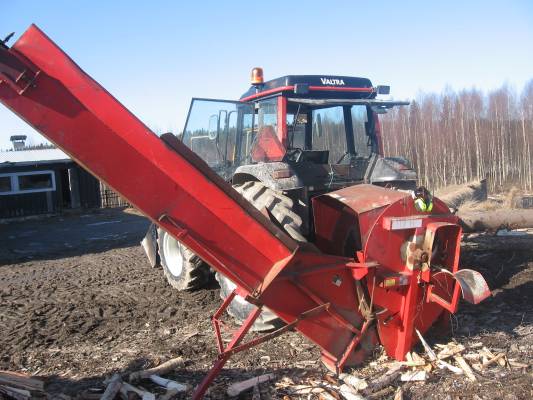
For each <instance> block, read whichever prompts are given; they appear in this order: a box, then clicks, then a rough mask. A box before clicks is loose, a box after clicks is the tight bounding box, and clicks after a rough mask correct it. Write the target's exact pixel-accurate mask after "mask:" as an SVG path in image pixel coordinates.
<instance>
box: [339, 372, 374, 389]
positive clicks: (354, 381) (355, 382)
mask: <svg viewBox="0 0 533 400" xmlns="http://www.w3.org/2000/svg"><path fill="white" fill-rule="evenodd" d="M339 378H340V379H341V380H342V381H343V382H344V383H347V384H348V385H350V386H352V387H353V388H354V389H355V390H363V389H366V388H367V387H368V384H367V383H366V381H365V380H364V379H361V378H358V377H357V376H354V375H350V374H340V375H339Z"/></svg>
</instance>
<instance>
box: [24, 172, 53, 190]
mask: <svg viewBox="0 0 533 400" xmlns="http://www.w3.org/2000/svg"><path fill="white" fill-rule="evenodd" d="M18 179H19V190H21V191H22V190H39V189H53V188H54V184H53V180H52V174H51V173H48V172H47V173H43V174H32V175H19V177H18Z"/></svg>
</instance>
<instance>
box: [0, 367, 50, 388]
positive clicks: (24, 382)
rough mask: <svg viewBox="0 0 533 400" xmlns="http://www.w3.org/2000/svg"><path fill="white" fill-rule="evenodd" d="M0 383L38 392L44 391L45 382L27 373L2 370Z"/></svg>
mask: <svg viewBox="0 0 533 400" xmlns="http://www.w3.org/2000/svg"><path fill="white" fill-rule="evenodd" d="M0 385H6V386H12V387H16V388H21V389H26V390H29V391H30V392H31V391H36V392H43V391H44V382H43V381H42V380H40V379H37V378H32V377H31V376H28V375H26V374H21V373H19V372H11V371H0Z"/></svg>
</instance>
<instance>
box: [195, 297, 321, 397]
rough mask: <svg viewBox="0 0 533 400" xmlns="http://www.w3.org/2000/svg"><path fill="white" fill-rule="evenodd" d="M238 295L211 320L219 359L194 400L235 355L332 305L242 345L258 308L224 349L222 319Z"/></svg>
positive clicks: (257, 313) (198, 387) (258, 310)
mask: <svg viewBox="0 0 533 400" xmlns="http://www.w3.org/2000/svg"><path fill="white" fill-rule="evenodd" d="M236 295H237V292H236V291H235V290H234V291H233V292H231V293H230V295H229V296H228V297H227V298H226V299H225V300H224V302H223V303H222V305H221V306H220V307H219V309H218V310H217V311H216V312H215V313H214V314H213V317H212V318H211V321H212V323H213V328H214V331H215V337H216V340H217V347H218V359H217V361H216V362H215V364H214V365H213V367H212V368H211V370H210V371H209V374H207V376H206V377H205V378H204V380H203V381H202V382H201V383H200V385H198V386H197V387H196V390H195V391H194V393H193V395H192V398H193V400H199V399H202V398H203V396H204V394H205V392H206V391H207V388H208V387H209V385H210V384H211V382H213V380H214V379H215V378H216V377H217V375H218V374H219V373H220V371H221V370H222V368H223V367H224V364H226V361H228V359H229V358H230V357H231V356H232V355H233V354H235V353H239V352H241V351H245V350H248V349H250V348H251V347H254V346H257V345H259V344H261V343H264V342H266V341H268V340H270V339H274V338H275V337H278V336H280V335H282V334H283V333H285V332H287V331H290V330H292V329H294V328H296V326H297V325H298V323H299V322H300V321H302V320H304V319H306V318H312V317H315V316H316V315H318V314H320V313H322V312H327V311H328V309H329V307H330V303H324V304H321V305H319V306H318V307H315V308H312V309H310V310H307V311H305V312H303V313H302V314H300V315H299V316H298V318H296V319H295V320H294V321H292V322H290V323H287V324H286V325H284V326H282V327H281V328H279V329H276V330H275V331H273V332H270V333H267V334H265V335H262V336H259V337H256V338H254V339H252V340H250V341H248V342H246V343H243V344H240V343H241V342H242V340H243V339H244V337H245V336H246V334H247V333H248V331H249V330H250V328H251V327H252V325H253V324H254V322H255V320H256V319H257V317H259V315H260V314H261V307H257V308H256V309H254V310H253V311H252V312H251V313H250V314H249V315H248V317H247V318H246V320H245V321H244V322H243V324H242V325H241V326H240V328H239V329H238V330H237V331H235V333H234V334H233V338H232V339H231V341H230V342H229V343H228V345H227V346H226V347H224V343H223V342H222V336H221V333H220V324H223V322H222V321H221V320H220V317H221V316H222V314H223V313H224V311H226V308H228V306H229V304H230V303H231V301H232V300H233V299H234V298H235V296H236Z"/></svg>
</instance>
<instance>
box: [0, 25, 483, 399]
mask: <svg viewBox="0 0 533 400" xmlns="http://www.w3.org/2000/svg"><path fill="white" fill-rule="evenodd" d="M320 89H321V90H323V89H324V88H323V87H321V88H320ZM344 89H347V88H344ZM0 101H1V102H2V103H3V104H4V105H6V106H7V107H8V108H10V109H11V110H13V112H15V113H16V114H18V115H20V116H21V117H22V118H23V119H24V120H25V121H26V122H28V123H29V124H31V125H32V126H34V127H35V129H37V130H38V131H39V132H41V133H42V134H43V135H44V136H46V137H47V138H48V139H50V140H51V141H52V142H54V143H55V144H57V145H58V146H59V147H60V148H62V149H63V150H64V151H65V152H66V153H67V154H69V155H71V156H72V157H73V158H74V159H75V160H76V161H77V162H78V163H79V164H80V165H82V166H83V167H85V168H86V169H87V170H89V171H90V172H92V173H93V174H94V175H96V176H97V177H99V178H100V179H102V180H103V181H105V182H106V183H107V184H108V185H109V186H111V187H113V188H114V189H115V190H116V191H117V192H119V193H120V194H121V195H122V196H124V197H125V198H126V199H128V200H129V201H130V202H131V203H132V204H134V205H135V207H136V208H137V209H139V210H140V211H142V212H143V213H144V214H145V215H146V216H147V217H148V218H150V219H151V220H152V221H153V222H154V223H156V224H158V225H159V226H161V227H162V228H163V229H165V230H166V231H167V232H168V233H169V234H171V235H172V236H174V237H175V238H177V239H178V240H179V241H180V242H182V243H184V244H185V245H186V246H188V247H189V248H190V249H191V250H192V251H194V252H195V253H196V254H198V255H199V256H200V257H201V258H202V259H203V260H205V261H206V262H208V263H209V265H211V266H212V267H213V268H214V269H215V270H217V271H218V272H220V273H222V274H224V275H225V276H227V277H228V278H229V279H230V280H232V281H233V282H234V283H235V284H236V285H237V289H236V291H235V292H234V293H232V295H230V297H229V298H228V299H226V300H225V301H224V303H223V304H222V306H221V307H220V309H219V310H218V311H217V312H216V313H215V315H214V316H213V320H212V322H213V328H214V331H215V337H216V341H217V347H218V350H219V357H218V360H217V361H216V362H215V364H214V366H213V368H212V369H211V371H210V372H209V374H208V375H207V377H206V378H205V380H204V381H203V382H202V383H201V384H200V386H199V387H198V388H197V389H196V392H195V394H194V396H195V398H201V397H202V395H203V393H205V391H206V390H207V387H208V385H209V383H210V382H211V381H212V380H213V379H214V378H215V377H216V375H217V374H218V373H219V372H220V370H221V369H222V367H223V366H224V364H225V362H226V361H227V359H228V358H229V357H230V356H231V355H232V354H234V353H236V352H239V351H243V350H246V349H247V348H249V347H251V346H255V345H257V344H260V343H263V342H264V341H266V340H269V339H271V338H272V337H275V336H277V335H279V334H282V333H283V332H285V331H286V330H288V329H291V328H294V329H296V330H298V331H299V332H300V333H302V334H303V335H305V336H306V337H307V338H308V339H309V340H311V341H312V342H314V343H315V344H317V345H318V346H320V348H321V350H322V359H323V361H324V363H325V364H326V366H328V367H329V368H330V369H332V370H334V371H337V372H338V371H340V370H341V369H342V368H343V367H345V366H352V365H354V364H356V363H357V362H359V361H361V360H360V359H359V358H358V357H359V356H358V353H357V352H358V349H359V347H360V346H359V343H361V341H362V340H367V339H369V338H370V339H372V338H374V337H375V332H376V329H375V327H377V332H378V334H379V339H380V341H381V343H382V344H383V345H384V347H385V349H386V351H387V353H388V354H389V355H391V356H393V357H395V358H397V359H403V357H404V356H405V354H406V352H407V351H408V350H409V349H410V347H411V346H412V344H413V343H414V341H415V340H416V338H415V336H414V334H413V332H414V329H415V328H417V329H419V330H420V331H421V332H425V331H426V330H427V329H428V328H429V326H431V324H433V323H434V322H435V321H437V320H438V319H439V318H440V317H441V316H442V315H443V313H445V312H449V311H455V309H456V308H457V301H458V290H459V289H458V285H457V283H455V282H454V279H453V273H454V272H456V271H457V268H458V257H459V238H460V234H461V231H460V228H459V227H458V226H457V225H456V223H457V218H456V217H455V216H453V215H451V214H450V213H449V210H448V208H447V207H446V206H445V205H444V204H443V203H442V202H440V201H439V200H438V199H434V207H433V211H432V212H431V213H427V214H420V213H419V212H418V211H417V210H416V209H415V207H414V201H413V199H412V198H411V196H410V195H409V194H406V193H402V192H398V191H393V190H388V189H384V188H379V187H376V186H372V185H359V186H357V187H351V188H346V189H342V190H338V191H336V192H332V193H329V194H327V195H323V196H319V197H316V198H314V199H313V210H314V218H315V224H314V225H315V235H316V237H317V239H316V243H315V245H316V247H314V246H300V244H299V243H297V242H295V241H294V240H293V239H291V238H290V237H289V236H288V235H287V234H286V233H285V232H284V231H282V230H281V229H279V228H278V227H277V226H276V225H274V224H273V223H272V222H271V221H270V220H269V219H268V218H267V217H266V216H265V215H263V214H262V213H261V212H260V211H259V210H256V209H255V208H254V207H253V206H252V205H251V204H250V203H249V202H247V201H246V200H245V199H244V198H243V197H242V196H241V195H240V194H238V193H237V192H236V191H235V190H233V188H232V187H231V185H230V184H228V183H227V182H225V181H224V180H222V179H221V178H220V177H219V176H218V175H216V174H215V173H214V172H213V171H212V170H211V169H210V168H209V167H208V165H207V164H206V163H205V162H203V161H202V160H201V159H200V158H199V157H198V156H197V155H195V154H194V153H193V152H191V151H190V150H189V149H188V148H187V147H186V146H184V145H183V144H182V143H181V142H179V141H178V140H177V139H176V138H175V137H173V136H172V135H163V136H162V139H163V140H161V139H160V138H159V137H157V136H156V135H155V134H153V133H152V132H151V131H150V130H149V129H148V128H147V127H146V126H145V125H144V124H143V123H142V122H141V121H139V120H138V119H137V118H136V117H135V116H134V115H133V114H131V113H130V112H129V111H128V110H127V109H126V108H125V107H124V106H122V105H121V104H120V103H119V102H118V101H117V100H116V99H115V98H113V97H112V96H111V95H110V94H109V93H108V92H107V91H106V90H105V89H104V88H102V87H101V86H100V85H99V84H98V83H97V82H95V81H94V80H93V79H91V78H90V77H89V76H88V75H87V74H85V73H84V72H83V71H82V70H81V69H80V68H79V67H78V66H77V65H76V64H75V63H74V62H73V61H72V60H71V59H70V58H69V57H68V56H67V55H66V54H65V53H63V52H62V51H61V49H59V47H57V46H56V45H55V44H54V43H53V42H52V41H51V40H50V39H49V38H48V37H46V35H45V34H44V33H43V32H41V31H40V30H39V29H38V28H37V27H36V26H31V27H30V28H29V29H28V31H27V32H26V33H25V34H24V35H23V36H22V37H21V38H20V39H19V40H18V41H17V42H16V43H15V45H14V46H13V47H12V48H11V49H9V50H8V49H4V48H0ZM278 102H279V103H278V106H279V107H278V122H279V120H280V119H281V120H282V123H278V126H285V118H286V103H285V102H284V101H283V100H278ZM280 135H281V137H282V138H284V137H286V132H285V133H284V132H283V130H281V131H280ZM124 165H127V166H128V168H124ZM356 238H357V240H356ZM347 240H354V241H356V243H354V244H356V246H355V248H354V249H353V251H354V254H344V249H345V248H346V246H345V244H346V243H348V242H347ZM350 243H351V242H350ZM434 244H435V245H436V246H437V248H438V249H439V251H438V252H437V253H438V254H439V257H441V259H440V260H439V262H440V263H441V264H442V265H443V266H444V268H445V270H446V271H447V273H444V272H442V271H435V270H433V269H431V263H432V262H433V259H432V258H431V257H433V256H429V255H428V252H429V253H430V254H432V249H433V247H434ZM317 248H318V249H319V250H320V251H317ZM321 251H322V252H321ZM440 253H442V254H440ZM387 277H389V280H388V281H387V282H388V284H387V285H385V284H384V283H385V282H386V281H385V279H387ZM390 277H392V279H390ZM390 282H392V284H389V283H390ZM406 282H407V283H408V284H404V283H406ZM454 284H455V287H453V285H454ZM361 287H366V289H367V290H366V292H367V293H365V291H364V290H363V291H361V290H360V289H361ZM451 287H453V291H452V293H448V291H447V290H446V288H451ZM482 289H483V288H482ZM487 290H488V289H487ZM236 293H238V294H239V295H241V296H243V297H244V298H245V299H246V300H248V301H249V302H250V303H252V304H255V305H256V306H257V308H256V309H255V310H254V311H253V312H252V313H251V314H250V315H249V316H248V318H247V319H246V321H245V323H244V324H243V325H242V326H241V327H240V328H239V330H238V331H237V332H236V333H235V334H234V336H233V338H232V340H231V341H230V343H229V344H228V345H227V346H226V347H224V346H223V343H222V338H221V332H220V324H221V321H220V317H221V315H222V313H223V312H224V310H225V309H226V308H227V306H228V305H229V303H230V301H231V300H232V299H233V297H234V296H235V294H236ZM367 297H369V298H367ZM363 302H364V303H363ZM365 304H366V305H367V306H368V305H369V306H368V307H369V308H368V310H367V311H365V312H363V311H361V310H362V309H363V308H364V307H363V306H364V305H365ZM262 306H266V307H268V308H269V309H270V310H271V311H273V312H274V313H276V314H277V315H278V316H279V317H280V318H281V319H282V320H284V321H285V322H286V323H287V326H286V327H285V328H281V329H279V330H277V331H275V332H272V333H271V334H268V335H265V336H263V337H260V338H255V339H253V340H251V341H250V342H248V343H245V344H241V341H242V340H243V338H244V337H245V335H246V334H247V332H248V331H249V329H250V327H251V326H252V324H253V322H254V321H255V319H256V318H257V316H258V315H259V313H260V310H261V307H262ZM372 342H373V340H372Z"/></svg>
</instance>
